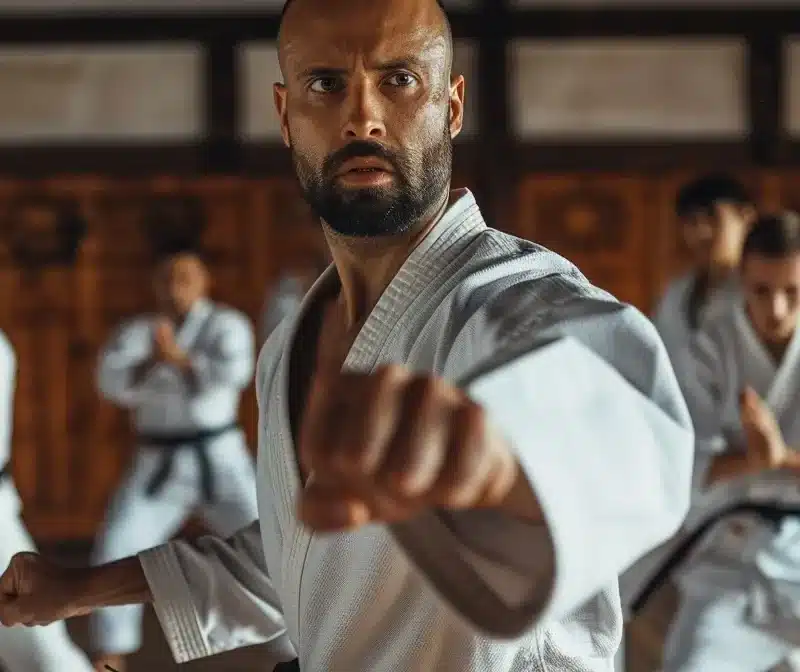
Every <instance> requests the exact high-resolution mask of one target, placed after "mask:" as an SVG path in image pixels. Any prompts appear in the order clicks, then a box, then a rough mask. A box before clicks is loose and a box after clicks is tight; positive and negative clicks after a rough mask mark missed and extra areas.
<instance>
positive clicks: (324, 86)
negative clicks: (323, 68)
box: [309, 77, 339, 93]
mask: <svg viewBox="0 0 800 672" xmlns="http://www.w3.org/2000/svg"><path fill="white" fill-rule="evenodd" d="M338 86H339V82H338V81H337V80H336V78H334V77H320V78H318V79H315V80H314V81H313V82H311V86H310V87H309V88H310V89H311V90H312V91H313V92H314V93H331V91H335V90H336V88H337V87H338Z"/></svg>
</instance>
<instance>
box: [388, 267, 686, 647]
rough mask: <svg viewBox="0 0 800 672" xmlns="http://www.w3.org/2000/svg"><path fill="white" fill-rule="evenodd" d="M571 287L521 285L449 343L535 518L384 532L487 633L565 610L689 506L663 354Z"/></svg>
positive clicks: (617, 311)
mask: <svg viewBox="0 0 800 672" xmlns="http://www.w3.org/2000/svg"><path fill="white" fill-rule="evenodd" d="M571 284H572V281H571V280H566V279H563V278H559V277H557V276H556V277H553V278H550V279H549V278H544V279H539V280H536V281H531V282H527V281H526V282H523V283H520V284H518V285H517V286H515V287H514V288H513V289H511V290H509V291H507V292H505V295H506V296H505V297H504V298H503V300H502V302H499V304H496V305H494V306H492V305H490V306H488V307H487V308H484V309H481V310H480V311H479V312H478V314H477V316H475V317H473V318H472V319H471V320H469V322H468V328H467V329H466V330H465V332H464V333H465V334H466V338H462V339H461V342H460V343H458V344H457V345H456V347H455V348H454V350H456V351H457V356H458V355H460V356H461V357H467V358H468V359H472V360H473V361H477V362H478V366H476V367H474V369H473V371H472V372H471V373H470V374H469V375H467V376H466V377H465V378H464V380H463V383H462V384H463V387H464V388H465V389H466V390H467V392H468V393H469V394H470V395H471V396H472V397H473V398H474V399H475V400H476V401H477V402H479V403H480V404H482V405H483V407H484V408H485V409H486V410H487V412H488V415H489V418H490V421H492V422H493V423H494V424H495V425H496V426H497V428H498V429H499V430H501V431H502V432H503V433H504V434H505V436H506V437H507V439H508V441H509V444H510V445H511V447H512V449H513V450H514V451H515V452H516V455H517V458H518V461H519V464H520V466H521V468H522V470H523V472H524V474H525V476H526V478H527V479H528V481H529V484H530V486H531V488H532V490H533V492H534V493H535V494H536V496H537V499H538V502H539V505H540V508H541V510H542V513H543V519H544V523H543V524H535V523H532V522H527V521H522V520H517V519H512V518H511V517H510V516H507V515H505V514H503V513H501V512H499V511H466V512H450V513H438V514H436V513H432V514H429V515H426V516H421V517H420V518H418V519H417V520H414V521H411V522H410V523H405V524H403V525H398V526H395V527H394V529H393V531H394V534H395V537H396V538H397V540H398V541H399V543H400V544H401V546H402V547H403V548H404V549H405V551H406V552H407V554H408V555H409V557H410V559H411V560H412V561H413V562H414V563H415V564H416V565H417V567H418V568H420V570H421V571H422V572H423V574H425V575H426V576H427V577H428V578H429V580H430V581H431V582H432V584H433V586H434V587H435V588H436V589H437V591H438V592H439V593H440V595H441V596H442V597H443V598H444V599H445V601H447V602H449V603H450V604H451V605H452V606H453V607H454V608H455V609H456V610H457V611H458V612H459V613H460V614H461V615H462V616H464V617H465V618H466V620H467V621H468V622H470V623H472V624H473V626H474V627H476V628H477V629H478V631H480V632H484V633H487V634H490V635H493V636H496V637H505V638H514V637H518V636H520V635H522V634H524V633H526V632H529V631H531V630H532V629H534V628H536V627H537V626H539V625H541V624H542V623H543V622H545V621H548V622H549V621H553V620H560V619H562V618H563V617H565V616H567V615H569V614H571V613H574V612H576V611H577V610H578V609H579V608H580V607H582V606H583V605H584V604H585V603H587V602H588V601H589V600H590V599H591V598H593V597H594V596H596V595H597V594H599V593H600V592H601V591H602V590H604V589H606V588H607V587H608V586H609V585H613V584H614V582H615V581H616V580H617V577H618V576H619V575H620V574H621V573H623V572H624V571H625V570H626V569H627V568H628V567H630V566H631V565H632V564H633V563H634V562H635V561H636V560H638V559H639V558H641V557H642V556H644V555H645V554H646V553H647V552H648V551H650V550H651V549H653V548H655V547H656V546H658V545H659V544H660V543H661V542H663V541H664V540H666V539H668V538H669V537H670V536H671V535H673V534H674V533H675V532H676V531H677V530H678V528H679V527H680V525H681V523H682V521H683V519H684V516H685V515H686V512H687V510H688V507H689V500H690V482H691V470H692V453H693V441H694V435H693V431H692V425H691V420H690V417H689V413H688V410H687V408H686V405H685V402H684V400H683V397H682V395H681V392H680V389H679V386H678V383H677V380H676V377H675V374H674V372H673V369H672V366H671V364H670V362H669V359H668V356H667V353H666V350H665V348H664V345H663V343H662V342H661V340H660V339H659V337H658V335H657V333H656V331H655V328H654V327H653V325H652V324H651V323H650V322H649V321H648V320H647V319H646V318H645V317H644V316H643V315H642V314H641V313H639V312H638V311H637V310H635V309H634V308H632V307H626V306H623V305H621V304H619V303H617V302H615V301H613V300H611V299H610V298H603V297H607V295H604V294H603V295H601V296H593V295H591V294H587V293H585V292H584V293H581V292H580V291H578V290H576V288H575V287H571V286H570V285H571ZM599 294H600V293H599V292H598V295H599Z"/></svg>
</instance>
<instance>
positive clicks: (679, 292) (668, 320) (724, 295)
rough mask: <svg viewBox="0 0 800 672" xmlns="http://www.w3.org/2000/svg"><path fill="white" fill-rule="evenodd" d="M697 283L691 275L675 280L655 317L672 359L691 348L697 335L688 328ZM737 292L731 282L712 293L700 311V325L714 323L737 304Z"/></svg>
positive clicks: (733, 283)
mask: <svg viewBox="0 0 800 672" xmlns="http://www.w3.org/2000/svg"><path fill="white" fill-rule="evenodd" d="M696 279H697V274H696V273H695V272H693V271H692V272H689V273H685V274H684V275H681V276H679V277H678V278H676V279H675V280H673V281H672V282H671V283H670V284H669V285H668V286H667V289H666V291H665V292H664V296H663V297H662V298H661V301H659V303H658V306H657V307H656V310H655V311H654V313H653V324H655V325H656V329H658V333H659V334H660V335H661V338H662V340H663V341H664V345H665V346H666V347H667V352H668V353H669V355H670V357H672V358H673V359H674V358H675V357H677V356H679V355H680V354H681V353H682V352H683V351H684V350H685V349H686V348H687V347H688V346H689V343H690V342H691V340H692V338H693V337H694V335H695V332H696V329H693V328H692V325H691V324H689V300H690V298H691V293H692V288H693V287H694V283H695V281H696ZM737 289H738V288H737V284H736V283H735V282H728V283H726V284H724V285H723V286H722V287H719V288H717V289H716V290H715V291H713V292H711V294H710V295H709V296H708V298H707V300H706V303H705V305H704V306H703V308H702V310H701V311H700V320H699V322H700V324H701V325H702V323H704V322H705V321H706V320H710V319H713V318H714V317H715V316H716V315H719V314H720V313H721V312H724V311H725V310H726V308H727V306H729V305H730V304H731V303H734V302H735V300H736V297H737V296H738V293H737Z"/></svg>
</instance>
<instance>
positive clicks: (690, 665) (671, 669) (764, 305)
mask: <svg viewBox="0 0 800 672" xmlns="http://www.w3.org/2000/svg"><path fill="white" fill-rule="evenodd" d="M741 277H742V295H743V299H742V298H740V300H739V301H737V302H735V303H734V304H732V305H731V307H729V309H728V310H727V311H726V312H724V313H721V314H719V315H718V316H716V317H715V318H714V319H713V320H709V321H708V322H707V323H706V324H705V326H704V328H703V329H702V331H701V332H699V333H698V335H697V336H696V339H695V340H694V342H693V344H692V347H691V359H688V360H685V364H686V366H687V369H688V368H691V369H692V371H691V373H687V376H686V380H689V379H690V378H689V376H690V375H691V376H692V378H691V379H692V383H693V384H692V385H691V386H690V387H688V388H687V396H686V399H687V402H688V403H689V407H690V409H691V412H692V416H693V418H694V421H695V428H696V432H697V450H698V455H697V458H696V483H697V498H698V500H699V501H700V502H702V501H704V500H703V499H702V498H705V499H706V500H708V499H710V498H713V497H715V496H723V497H730V496H732V494H729V493H731V492H732V491H733V487H734V485H735V484H737V483H738V484H744V485H746V486H747V487H748V488H750V487H759V488H761V489H763V488H765V487H768V486H769V487H772V488H774V489H775V491H776V493H777V494H778V499H781V497H780V495H781V491H782V490H783V491H787V494H789V495H791V494H792V493H796V492H797V488H798V485H799V483H798V475H800V453H797V452H795V450H796V449H797V448H800V333H799V332H798V328H797V327H798V320H799V319H800V218H798V217H797V215H794V214H791V213H786V214H783V215H780V216H764V217H761V218H760V219H759V220H758V221H757V222H756V224H755V226H754V227H753V229H752V230H751V231H750V233H749V235H748V237H747V239H746V241H745V244H744V251H743V258H742V272H741ZM681 365H683V364H681ZM770 484H771V485H770ZM737 489H738V488H737ZM745 492H747V490H745ZM795 499H796V498H795ZM711 534H712V535H713V536H712V537H711V540H710V541H709V542H708V546H707V548H706V550H704V551H703V552H701V553H699V555H698V556H697V557H695V558H694V559H693V561H692V562H691V563H690V566H689V568H688V569H687V570H686V571H685V572H684V573H683V575H682V576H681V579H680V581H679V585H680V587H681V589H682V594H683V602H682V605H681V608H680V611H679V614H678V617H677V620H676V622H675V624H674V627H673V628H672V631H671V633H670V635H669V638H668V642H667V646H666V651H665V663H664V671H665V672H707V671H709V670H725V672H739V671H741V672H762V671H765V670H770V669H773V666H776V665H778V663H779V662H780V661H781V660H783V659H785V658H786V657H787V656H790V655H792V654H794V655H796V653H797V649H798V647H800V617H798V616H800V599H799V598H800V518H797V517H790V518H787V519H784V520H783V522H782V523H780V524H779V525H778V526H775V525H774V523H773V524H770V523H767V522H765V521H760V520H758V521H756V520H754V519H751V518H750V517H748V518H747V519H746V520H732V521H730V522H725V523H721V524H720V525H719V526H718V528H717V529H716V530H714V531H713V532H712V533H711ZM765 607H766V608H765ZM784 611H785V612H786V613H782V612H784ZM798 662H800V661H798ZM798 669H800V668H798Z"/></svg>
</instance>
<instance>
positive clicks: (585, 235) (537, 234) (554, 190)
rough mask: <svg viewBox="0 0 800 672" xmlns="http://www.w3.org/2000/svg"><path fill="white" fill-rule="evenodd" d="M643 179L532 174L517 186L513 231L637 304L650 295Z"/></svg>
mask: <svg viewBox="0 0 800 672" xmlns="http://www.w3.org/2000/svg"><path fill="white" fill-rule="evenodd" d="M651 190H652V185H650V184H649V183H648V182H647V181H646V180H645V179H643V178H639V177H627V176H616V175H564V176H552V177H544V176H530V177H527V178H525V179H523V181H522V182H521V184H520V188H519V205H518V212H517V221H518V224H517V233H518V234H519V235H522V236H523V237H525V238H529V239H531V240H535V241H536V242H537V243H540V244H542V245H544V246H545V247H548V248H550V249H552V250H553V251H555V252H558V253H559V254H562V255H564V256H565V257H567V258H569V259H570V260H571V261H573V262H575V263H576V264H577V265H578V266H579V267H580V269H581V270H582V271H583V272H584V273H585V274H586V276H587V277H588V278H589V279H590V280H591V281H592V282H594V283H595V284H597V285H599V286H601V287H603V288H604V289H607V290H608V291H610V292H612V293H613V294H614V295H615V296H617V297H619V298H620V299H622V300H624V301H628V302H630V303H633V304H634V305H637V306H642V305H645V304H646V303H647V302H648V301H649V298H650V295H651V279H650V277H649V273H648V268H649V256H650V249H649V245H648V241H649V236H648V232H647V228H646V227H645V226H643V223H644V222H647V221H648V220H649V219H651V218H652V216H653V214H654V209H653V208H652V199H651V198H650V191H651Z"/></svg>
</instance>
